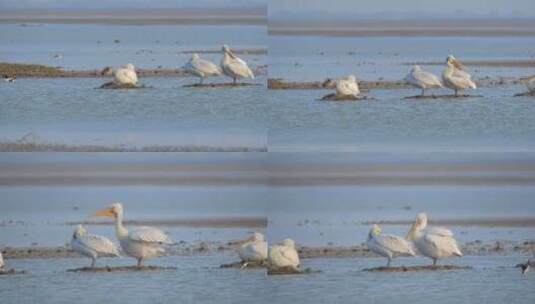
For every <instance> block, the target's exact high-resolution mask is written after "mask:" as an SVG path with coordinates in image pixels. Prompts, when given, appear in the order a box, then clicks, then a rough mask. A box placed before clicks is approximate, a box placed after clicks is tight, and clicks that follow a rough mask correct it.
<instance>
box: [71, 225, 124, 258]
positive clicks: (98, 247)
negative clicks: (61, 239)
mask: <svg viewBox="0 0 535 304" xmlns="http://www.w3.org/2000/svg"><path fill="white" fill-rule="evenodd" d="M71 248H72V249H73V250H74V251H76V252H78V253H80V254H81V255H84V256H86V257H88V258H91V260H92V261H91V268H93V267H95V262H96V260H97V258H98V257H99V256H102V255H108V256H116V257H118V256H120V255H119V249H118V248H117V246H116V245H115V244H114V243H113V242H112V241H110V240H109V239H107V238H105V237H103V236H100V235H94V234H87V231H86V230H85V228H84V227H83V226H82V225H78V226H77V227H76V229H75V230H74V233H73V235H72V239H71Z"/></svg>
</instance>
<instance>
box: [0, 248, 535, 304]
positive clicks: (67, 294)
mask: <svg viewBox="0 0 535 304" xmlns="http://www.w3.org/2000/svg"><path fill="white" fill-rule="evenodd" d="M235 258H236V257H235V256H233V255H215V256H193V257H165V258H158V259H153V260H151V261H150V263H149V264H151V265H162V266H175V267H177V270H169V271H158V272H140V273H137V272H136V273H119V272H118V273H66V272H65V270H66V269H70V268H77V267H83V266H86V265H87V263H88V260H87V259H50V260H12V261H9V262H10V266H11V267H14V268H17V269H20V270H27V271H28V272H29V273H28V274H25V275H16V276H2V277H0V282H1V284H2V288H1V289H0V297H1V298H2V299H4V300H6V301H8V302H17V303H32V302H34V301H35V295H36V294H39V295H40V296H41V297H40V302H42V303H58V302H65V303H69V302H72V301H76V302H78V303H95V302H103V301H112V302H129V303H145V302H147V301H151V302H155V301H156V302H162V303H164V302H170V301H176V300H179V301H181V302H186V303H198V302H207V301H208V302H210V301H213V300H214V299H217V301H218V302H220V303H245V302H247V303H250V302H252V301H254V302H260V303H268V302H269V303H272V302H288V301H291V302H293V303H309V302H310V301H314V302H321V303H323V302H325V303H327V302H330V303H332V302H337V303H354V302H355V301H358V302H361V301H365V302H381V303H383V302H386V301H388V302H390V303H407V302H411V303H428V302H429V301H434V302H437V303H450V302H451V301H452V300H453V299H454V301H455V303H472V302H473V299H474V296H475V295H477V297H478V299H483V300H484V301H485V303H503V302H505V301H511V300H512V299H514V302H515V303H532V302H533V300H534V299H535V292H534V291H533V288H531V287H532V285H533V282H534V280H535V276H533V275H532V274H531V273H528V275H527V276H522V275H521V274H520V271H519V270H518V269H516V268H514V267H513V266H514V265H515V264H517V263H520V262H525V257H464V258H462V259H451V260H446V261H443V262H442V263H444V264H454V265H468V266H472V267H473V268H472V269H468V270H458V271H443V272H415V273H374V272H364V271H361V270H362V269H364V268H371V267H378V266H383V265H384V263H385V261H384V259H379V258H365V259H305V260H302V266H303V267H310V268H312V269H315V270H320V271H321V272H320V273H315V274H309V275H301V276H269V277H266V276H265V272H264V271H263V270H247V271H239V270H236V269H219V268H217V267H218V266H219V265H220V264H222V263H228V262H229V261H234V259H235ZM99 262H100V263H102V264H108V265H130V264H132V263H133V260H130V259H114V260H110V259H102V260H99ZM428 262H429V261H427V260H425V259H421V258H415V259H408V258H400V259H396V260H395V261H394V264H396V265H407V266H408V265H425V264H427V263H428ZM80 286H83V288H81V287H80ZM118 289H120V292H113V293H110V290H112V291H117V290H118ZM156 290H157V291H156ZM155 292H156V293H155ZM155 295H156V296H157V299H158V300H155Z"/></svg>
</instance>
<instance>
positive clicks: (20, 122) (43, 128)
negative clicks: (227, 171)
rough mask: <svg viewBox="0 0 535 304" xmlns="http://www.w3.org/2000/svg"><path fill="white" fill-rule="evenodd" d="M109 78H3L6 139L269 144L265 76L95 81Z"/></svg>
mask: <svg viewBox="0 0 535 304" xmlns="http://www.w3.org/2000/svg"><path fill="white" fill-rule="evenodd" d="M106 81H108V80H107V79H86V78H80V79H20V80H18V81H17V82H15V83H13V84H5V83H2V84H1V85H0V92H1V94H2V98H0V103H1V105H2V109H3V110H2V111H1V113H0V125H1V127H2V128H1V129H2V130H1V131H0V141H2V142H16V141H17V140H20V139H21V138H23V137H24V136H25V135H26V134H32V135H31V140H30V141H31V142H36V143H38V144H64V145H68V146H74V147H77V146H81V145H95V146H105V147H119V148H127V149H128V148H138V149H139V148H143V147H147V146H163V147H165V146H169V147H195V146H210V147H214V148H229V147H247V148H253V149H258V148H264V147H265V143H266V135H265V134H266V131H265V130H266V127H267V126H266V123H265V118H264V117H265V114H264V112H265V100H264V98H262V96H261V95H260V94H259V92H264V91H265V88H264V83H265V77H262V76H260V77H258V78H257V79H255V80H253V81H250V82H252V83H256V84H258V86H249V87H237V88H184V87H182V86H183V85H185V84H191V83H195V82H197V81H198V80H197V79H195V78H175V77H172V78H141V79H140V82H141V83H143V84H144V85H146V86H151V87H153V88H146V89H139V90H103V89H95V88H96V87H98V86H100V85H101V84H102V83H104V82H106ZM210 81H212V80H210ZM214 81H216V82H217V81H219V82H221V81H226V80H225V79H223V78H220V79H217V80H214Z"/></svg>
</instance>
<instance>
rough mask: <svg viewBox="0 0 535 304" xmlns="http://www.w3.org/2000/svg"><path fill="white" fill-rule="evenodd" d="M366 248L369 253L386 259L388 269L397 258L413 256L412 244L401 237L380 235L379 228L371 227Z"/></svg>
mask: <svg viewBox="0 0 535 304" xmlns="http://www.w3.org/2000/svg"><path fill="white" fill-rule="evenodd" d="M366 246H368V249H370V251H371V252H373V253H375V254H378V255H380V256H382V257H385V258H387V259H388V262H387V264H386V267H390V262H391V261H392V259H393V258H395V257H397V256H415V255H416V253H415V252H414V250H413V249H412V244H411V243H410V242H409V241H407V240H405V239H403V238H402V237H399V236H395V235H388V234H381V227H379V225H373V227H372V229H371V230H370V233H369V234H368V240H367V241H366Z"/></svg>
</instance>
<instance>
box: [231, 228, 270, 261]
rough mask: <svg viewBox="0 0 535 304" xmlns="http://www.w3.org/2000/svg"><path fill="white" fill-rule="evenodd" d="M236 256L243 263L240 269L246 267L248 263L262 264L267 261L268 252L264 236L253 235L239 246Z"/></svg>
mask: <svg viewBox="0 0 535 304" xmlns="http://www.w3.org/2000/svg"><path fill="white" fill-rule="evenodd" d="M238 254H239V255H240V259H241V260H242V262H243V265H242V267H241V268H242V269H243V268H245V267H247V265H248V263H249V262H256V263H262V262H263V261H265V260H267V256H268V250H267V242H266V240H265V239H264V235H263V234H262V233H260V232H255V233H253V235H252V236H251V237H250V238H249V239H248V240H247V242H245V243H243V244H242V245H241V246H240V249H239V251H238Z"/></svg>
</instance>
